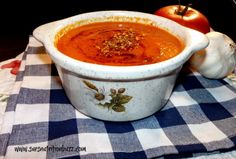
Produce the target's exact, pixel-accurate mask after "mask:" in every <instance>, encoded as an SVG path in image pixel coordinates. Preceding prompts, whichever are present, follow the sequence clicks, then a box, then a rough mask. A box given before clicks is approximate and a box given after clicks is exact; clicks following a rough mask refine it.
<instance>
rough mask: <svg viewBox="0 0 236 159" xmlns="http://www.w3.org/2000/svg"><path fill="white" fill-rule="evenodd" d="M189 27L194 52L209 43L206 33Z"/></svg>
mask: <svg viewBox="0 0 236 159" xmlns="http://www.w3.org/2000/svg"><path fill="white" fill-rule="evenodd" d="M187 29H188V32H189V35H190V37H191V38H190V39H192V41H191V46H190V47H191V49H192V52H193V53H194V52H196V51H199V50H202V49H204V48H206V47H207V46H208V45H209V39H208V38H207V36H206V35H205V34H203V33H201V32H199V31H196V30H193V29H189V28H187Z"/></svg>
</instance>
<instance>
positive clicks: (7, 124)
mask: <svg viewBox="0 0 236 159" xmlns="http://www.w3.org/2000/svg"><path fill="white" fill-rule="evenodd" d="M235 117H236V90H235V89H234V88H232V87H231V86H230V85H229V84H228V83H226V82H225V81H224V80H209V79H206V78H204V77H202V76H201V75H199V74H197V73H193V72H190V71H188V72H186V71H184V70H183V71H182V72H181V73H180V75H179V78H178V80H177V83H176V86H175V88H174V92H173V93H172V95H171V97H170V100H169V101H168V103H167V105H166V106H165V107H164V108H163V109H162V110H161V111H159V112H157V113H155V114H154V115H152V116H150V117H147V118H145V119H141V120H137V121H133V122H121V123H120V122H104V121H100V120H96V119H92V118H90V117H87V116H85V115H83V114H81V113H80V112H78V111H77V110H76V109H75V108H74V107H73V106H72V105H71V104H70V102H69V100H68V98H67V96H66V95H65V92H64V90H63V88H62V86H61V82H60V79H59V77H58V74H57V71H56V68H55V65H54V64H53V62H52V61H51V59H50V57H49V56H48V55H47V54H46V53H45V50H44V47H43V46H42V45H41V44H40V43H39V42H37V41H36V40H35V39H34V38H32V37H31V38H30V41H29V45H28V47H27V49H26V51H25V54H24V56H23V59H22V64H21V68H20V72H19V73H18V75H17V77H16V82H15V85H14V89H13V91H12V94H11V96H10V98H9V100H8V104H7V108H6V112H5V116H4V123H3V126H2V128H1V131H0V156H1V157H2V158H22V159H25V158H34V159H38V158H73V157H74V158H81V159H87V158H102V159H113V158H115V159H119V158H129V159H132V158H134V159H145V158H158V157H163V158H181V157H190V156H193V154H204V153H209V152H210V153H212V152H213V153H216V152H217V153H218V152H227V151H232V150H234V149H235V148H236V118H235ZM1 157H0V158H1Z"/></svg>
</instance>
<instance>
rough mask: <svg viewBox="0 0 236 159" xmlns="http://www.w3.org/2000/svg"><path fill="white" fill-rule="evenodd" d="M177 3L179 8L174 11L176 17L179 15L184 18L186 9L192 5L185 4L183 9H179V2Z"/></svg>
mask: <svg viewBox="0 0 236 159" xmlns="http://www.w3.org/2000/svg"><path fill="white" fill-rule="evenodd" d="M178 1H179V7H178V9H177V10H176V11H175V12H176V14H177V15H181V16H184V15H185V14H186V12H187V11H188V8H189V7H190V6H191V5H192V4H187V5H186V6H185V7H184V9H182V8H181V4H180V0H178Z"/></svg>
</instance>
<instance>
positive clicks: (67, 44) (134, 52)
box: [56, 22, 184, 66]
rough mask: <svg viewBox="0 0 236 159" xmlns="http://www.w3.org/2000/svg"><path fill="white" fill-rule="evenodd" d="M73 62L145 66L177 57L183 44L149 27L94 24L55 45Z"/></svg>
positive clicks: (77, 30) (137, 24) (163, 31)
mask: <svg viewBox="0 0 236 159" xmlns="http://www.w3.org/2000/svg"><path fill="white" fill-rule="evenodd" d="M56 47H57V48H58V50H59V51H60V52H62V53H64V54H65V55H67V56H70V57H72V58H74V59H77V60H80V61H84V62H89V63H95V64H102V65H112V66H132V65H145V64H151V63H156V62H161V61H164V60H167V59H169V58H172V57H174V56H176V55H177V54H179V53H180V52H181V51H182V50H183V48H184V44H183V42H181V41H180V40H179V39H178V38H177V37H175V36H173V35H172V34H170V33H168V32H167V31H165V30H163V29H160V28H158V27H155V26H152V25H146V24H141V23H134V22H97V23H91V24H86V25H83V26H79V27H76V28H74V29H71V30H69V31H68V32H66V33H65V34H64V35H63V36H62V37H60V38H59V39H58V41H57V43H56Z"/></svg>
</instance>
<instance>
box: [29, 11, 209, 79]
mask: <svg viewBox="0 0 236 159" xmlns="http://www.w3.org/2000/svg"><path fill="white" fill-rule="evenodd" d="M114 15H115V16H124V17H127V16H128V17H141V18H148V19H150V20H152V21H153V22H155V23H158V24H160V23H165V24H163V25H166V24H167V26H168V25H172V27H174V28H177V29H179V31H180V32H181V33H182V34H185V35H184V36H185V37H186V41H185V48H184V49H183V50H182V52H180V53H179V54H178V55H176V56H174V57H172V58H170V59H168V60H165V61H162V62H158V63H153V64H147V65H137V66H109V65H100V64H93V63H87V62H83V61H79V60H76V59H73V58H71V57H69V56H67V55H65V54H63V53H61V52H60V51H58V50H57V48H56V46H55V45H54V40H55V36H56V35H57V33H58V32H59V31H60V30H61V29H63V28H65V27H66V26H68V25H70V24H73V23H75V22H76V21H78V20H83V19H88V18H96V17H101V16H102V17H104V16H105V17H106V16H108V17H110V16H114ZM168 27H169V26H168ZM168 27H167V28H163V27H161V28H163V29H165V30H167V29H169V28H168ZM167 31H170V30H167ZM171 33H172V32H171ZM175 35H176V34H175ZM33 36H34V37H36V39H38V40H39V41H41V42H42V43H43V44H44V46H45V48H46V51H47V52H48V54H49V55H50V56H51V58H52V60H53V61H54V63H55V64H56V65H59V66H60V67H62V68H64V69H66V70H69V71H72V72H74V73H76V74H78V75H81V76H86V77H90V78H96V79H108V80H137V79H145V78H152V77H156V76H163V75H166V74H168V73H170V72H173V71H174V70H176V69H178V68H179V67H181V66H182V65H183V64H184V63H185V62H186V61H187V60H188V59H189V58H190V57H191V55H192V54H193V52H194V51H196V50H199V49H203V48H205V47H206V46H207V45H208V39H207V37H206V36H205V35H204V34H202V33H200V32H198V31H195V30H192V29H189V28H186V27H184V26H182V25H180V24H178V23H176V22H174V21H172V20H169V19H166V18H163V17H160V16H156V15H153V14H150V13H143V12H137V11H121V10H111V11H95V12H89V13H82V14H78V15H76V16H72V17H68V18H65V19H62V20H59V21H54V22H51V23H47V24H44V25H41V26H39V27H37V28H36V29H35V30H34V31H33ZM193 38H194V42H193ZM182 40H183V39H182Z"/></svg>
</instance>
